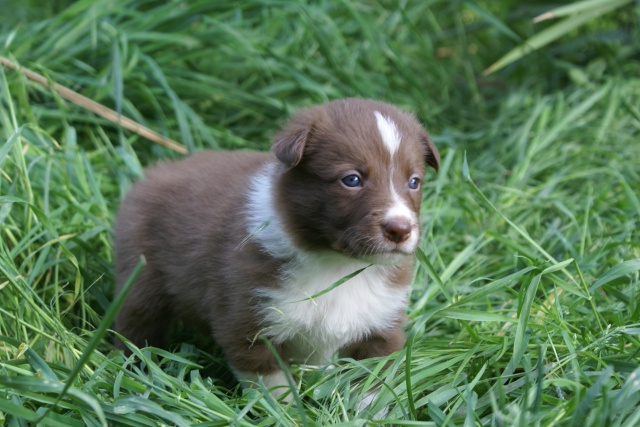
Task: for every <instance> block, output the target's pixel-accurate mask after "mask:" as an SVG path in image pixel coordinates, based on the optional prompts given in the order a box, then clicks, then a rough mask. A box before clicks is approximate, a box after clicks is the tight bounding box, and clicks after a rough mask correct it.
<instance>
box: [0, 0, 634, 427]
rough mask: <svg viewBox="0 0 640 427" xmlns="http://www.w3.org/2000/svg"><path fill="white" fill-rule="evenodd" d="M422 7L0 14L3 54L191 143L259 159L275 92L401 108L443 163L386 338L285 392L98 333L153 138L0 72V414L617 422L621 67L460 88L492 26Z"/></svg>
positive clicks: (627, 281)
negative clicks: (401, 322) (392, 330)
mask: <svg viewBox="0 0 640 427" xmlns="http://www.w3.org/2000/svg"><path fill="white" fill-rule="evenodd" d="M431 3H433V2H408V3H407V5H405V6H402V7H401V6H397V5H396V7H390V6H389V7H385V5H384V4H379V3H369V2H351V1H345V2H341V3H335V2H317V3H313V4H311V5H306V4H304V3H302V2H298V1H283V2H279V3H278V4H277V5H274V4H271V3H269V2H261V1H251V2H242V4H240V3H239V4H238V5H236V6H233V5H228V4H226V3H224V4H223V3H219V2H212V1H206V2H205V1H202V2H193V3H190V4H187V3H174V2H168V3H162V2H161V3H157V4H156V3H147V2H140V1H135V0H125V1H121V2H111V1H88V0H85V1H78V2H74V3H73V4H72V5H71V6H69V7H68V8H67V9H65V8H61V10H56V9H55V8H54V6H51V7H52V9H51V11H55V12H56V13H55V14H51V15H49V14H48V13H49V12H47V11H46V10H45V9H43V10H42V11H41V12H37V11H33V12H32V13H33V15H32V16H36V18H31V21H29V22H27V21H24V22H9V21H8V20H7V19H6V18H5V17H3V18H2V19H1V20H0V24H1V28H3V31H4V33H2V34H0V43H1V45H2V46H3V48H2V49H1V50H0V54H2V56H5V57H8V58H10V59H11V60H13V61H15V62H17V63H20V64H23V65H24V66H27V67H29V68H31V69H34V70H35V71H37V72H39V73H41V74H44V75H45V76H47V77H48V78H49V79H51V80H52V81H55V82H57V83H60V84H62V85H65V86H67V87H69V88H71V89H73V90H76V91H78V92H80V93H82V94H83V95H85V96H88V97H89V98H91V99H94V100H96V101H98V102H100V103H103V104H104V105H106V106H108V107H109V108H112V109H115V110H116V111H120V112H121V113H122V114H124V115H126V116H128V117H131V118H133V119H135V120H137V121H138V122H140V123H142V124H144V125H145V126H148V127H150V128H151V129H154V130H155V131H157V132H159V133H161V134H163V135H166V136H168V137H170V138H173V139H175V140H178V141H180V142H181V143H184V144H185V145H186V146H187V147H189V149H191V150H200V149H204V148H212V149H221V148H225V149H261V150H266V149H267V148H268V143H269V138H270V137H271V135H273V133H274V132H275V131H276V130H277V129H278V127H279V126H280V125H281V124H282V123H284V121H285V120H286V117H287V115H288V114H290V113H291V112H292V111H294V110H295V109H296V108H298V107H300V106H304V105H310V104H314V103H319V102H323V101H325V100H329V99H334V98H338V97H346V96H363V97H373V98H378V99H383V100H387V101H390V102H394V103H396V104H399V105H400V106H403V107H405V108H407V109H410V110H413V111H415V112H416V113H417V115H418V116H419V118H420V119H421V121H423V122H424V123H425V124H426V125H427V126H428V127H429V129H430V130H431V133H432V134H433V137H434V140H435V142H436V144H437V145H438V147H439V148H440V152H441V154H442V165H441V171H440V173H439V174H438V175H435V174H431V175H429V178H430V179H431V181H429V182H428V183H427V184H426V191H425V199H424V203H423V220H424V224H425V227H424V234H425V236H424V239H423V241H422V244H421V249H420V251H419V253H418V264H419V266H418V269H417V272H416V279H415V283H414V289H413V292H412V295H411V305H410V307H409V313H408V314H409V320H408V323H407V326H406V330H407V334H408V343H407V346H406V347H405V349H403V350H402V351H400V352H399V353H397V354H393V355H391V356H390V357H388V358H382V359H372V360H365V361H352V360H346V361H344V363H341V364H339V365H337V366H336V367H334V368H332V369H326V368H320V369H317V368H312V367H307V366H300V367H296V368H295V376H296V380H297V387H298V392H299V393H300V396H301V398H302V407H300V406H296V405H293V404H286V403H281V402H278V401H276V400H274V399H273V398H272V397H271V396H270V395H269V394H268V393H267V392H266V391H265V390H264V389H263V388H261V387H259V386H258V387H256V388H252V389H245V390H241V389H240V388H239V387H238V386H237V383H235V381H234V380H233V379H232V376H231V374H230V372H229V371H228V369H227V368H226V365H225V363H224V360H223V358H222V356H221V354H220V352H219V351H217V350H215V349H214V350H213V351H209V349H207V351H205V350H204V349H203V348H199V347H198V344H199V343H196V342H195V341H193V342H192V341H190V342H188V343H185V344H183V345H181V346H179V347H176V348H174V349H173V350H172V351H171V352H169V351H164V350H159V349H154V348H148V349H135V348H134V349H133V356H131V357H130V358H125V357H124V356H123V354H122V353H120V352H117V351H115V350H114V349H113V347H112V346H111V345H110V343H109V340H110V338H111V337H112V333H111V332H110V331H109V328H110V326H111V324H110V323H111V322H110V320H111V319H110V316H111V315H112V314H113V312H112V310H110V307H112V309H115V308H113V307H115V306H113V305H112V302H113V301H114V298H115V295H114V294H113V280H114V278H113V274H112V243H111V239H112V236H111V226H112V222H113V218H114V214H115V212H116V211H117V207H118V203H119V201H120V200H121V197H122V196H123V194H124V193H125V192H126V191H127V190H128V188H129V187H130V185H131V183H132V182H133V181H134V180H135V179H137V178H138V177H140V176H141V173H142V167H143V165H146V164H149V163H152V162H154V161H157V160H159V159H166V158H172V157H178V155H177V154H176V153H174V152H172V151H170V150H168V149H166V148H163V147H160V146H158V145H155V144H153V143H151V142H149V141H146V140H144V139H142V138H140V137H139V136H137V135H136V134H134V133H131V132H129V131H127V130H124V129H121V128H119V127H118V126H117V124H114V123H111V122H109V121H107V120H105V119H102V118H99V117H97V116H95V115H93V114H92V113H90V112H88V111H86V110H84V109H82V108H80V107H78V106H76V105H74V104H73V103H69V102H67V101H65V100H63V99H62V98H61V97H59V96H57V95H55V94H52V93H51V92H50V91H48V90H46V89H44V88H42V87H41V86H38V85H36V84H34V83H31V82H28V81H27V80H26V79H24V78H23V77H22V76H21V75H20V74H19V73H17V72H15V71H10V70H7V69H0V141H2V144H1V145H0V235H1V236H2V238H1V239H0V343H1V345H0V393H1V394H2V396H3V399H0V419H2V420H3V421H4V422H5V423H6V424H7V425H11V426H13V425H16V426H22V425H24V426H26V425H32V424H33V423H34V422H35V421H36V420H40V421H41V422H42V424H43V425H54V426H55V425H65V426H75V425H78V426H84V425H131V426H137V425H140V426H146V425H158V424H166V425H184V426H188V425H206V426H209V425H211V426H218V425H219V426H226V425H247V426H248V425H281V426H294V425H313V426H326V425H363V424H364V423H365V421H366V420H370V419H371V417H372V415H373V414H376V413H378V412H379V411H380V410H382V409H383V408H384V407H389V409H390V412H389V413H388V415H387V417H386V418H385V419H384V420H377V421H368V423H370V424H371V425H376V424H379V425H383V424H386V425H400V426H402V425H406V426H413V425H425V426H429V425H433V426H464V427H467V426H476V425H487V426H529V425H530V426H551V425H562V426H565V425H566V426H582V425H585V426H596V425H598V426H599V425H611V426H625V427H631V426H635V425H638V424H639V423H640V405H639V404H638V403H639V402H640V381H639V379H638V375H640V369H639V367H640V339H639V336H640V286H639V280H640V277H639V271H640V233H639V232H638V225H639V222H640V191H639V189H640V161H638V159H640V142H638V140H639V138H640V113H639V110H638V107H637V106H638V105H640V80H638V78H637V73H636V74H624V73H622V74H616V72H621V70H614V71H616V72H614V71H611V72H610V74H608V73H609V70H607V72H602V71H594V70H596V69H597V66H596V65H597V64H598V63H599V64H602V62H598V60H594V62H593V63H591V64H587V65H586V66H585V67H584V69H583V70H582V71H583V72H584V73H585V76H586V77H587V80H586V81H585V80H575V79H572V78H571V76H572V75H573V74H572V73H573V71H571V69H574V70H575V68H576V67H577V65H573V66H572V67H573V68H571V67H569V68H570V69H569V70H568V71H567V76H568V77H567V76H565V78H566V81H565V83H564V84H561V85H558V87H556V86H555V85H553V84H550V83H549V82H547V81H545V76H546V74H539V75H536V74H535V73H531V74H527V73H524V75H516V74H517V73H516V71H518V70H517V69H511V70H509V71H508V72H506V73H505V74H502V75H500V74H498V75H497V76H495V77H492V79H493V80H482V79H478V78H477V76H479V75H480V74H481V72H482V70H484V69H486V67H487V66H489V65H490V64H491V63H492V62H493V61H495V60H496V59H497V58H498V57H499V54H498V53H494V54H493V56H491V49H493V48H494V47H495V45H496V43H498V42H500V43H505V46H503V48H502V50H501V51H500V52H501V53H505V52H507V51H508V50H509V49H510V48H511V47H513V46H512V45H510V44H509V43H515V41H513V40H511V41H509V43H507V42H506V41H504V40H503V38H504V37H505V36H504V34H503V32H501V31H496V29H498V30H500V27H499V26H496V25H497V24H495V22H494V23H493V24H491V22H488V21H483V20H482V19H480V18H478V17H481V16H482V15H481V14H477V15H474V16H476V18H477V20H476V21H472V20H470V18H469V16H470V15H469V14H470V10H476V9H465V8H463V7H462V6H461V4H460V3H457V2H435V3H433V4H431ZM403 4H404V3H403ZM476 6H477V5H476ZM488 7H489V6H487V9H486V10H489V9H488ZM491 7H494V6H491ZM27 10H28V9H26V8H25V9H24V11H27ZM483 10H485V9H483ZM38 13H41V14H40V15H38ZM491 13H493V14H496V13H498V11H496V10H492V11H491ZM27 15H29V14H28V13H27V12H24V14H20V13H18V14H16V16H27ZM496 19H497V18H496ZM635 37H637V34H636V35H635ZM594 43H595V42H594ZM469 45H474V46H475V49H476V50H477V52H478V53H477V54H472V53H469V52H470V50H469V49H468V46H469ZM444 48H446V49H445V50H443V49H444ZM625 52H627V51H625ZM616 53H617V51H616ZM603 55H604V54H603ZM625 55H626V53H625ZM631 58H632V57H631ZM527 60H530V62H528V63H526V62H525V65H524V67H525V68H526V67H527V66H528V67H530V69H532V70H533V69H536V70H543V69H545V68H543V67H549V66H550V65H549V63H546V64H544V63H543V64H542V65H541V64H540V57H538V58H534V57H531V58H529V59H527V58H524V59H523V61H527ZM527 64H528V65H527ZM594 64H595V65H594ZM536 67H538V68H536ZM634 67H635V68H634ZM621 68H623V67H621ZM558 69H563V68H562V67H561V66H559V68H558ZM558 69H556V68H548V70H549V73H550V74H553V73H556V74H554V75H556V77H557V75H558V74H557V73H559V71H558ZM624 69H625V70H635V71H637V70H638V69H640V67H639V66H638V62H637V59H636V60H635V62H634V60H629V61H628V62H627V63H626V64H625V65H624ZM597 70H599V69H597ZM634 76H635V77H634ZM500 88H502V89H500ZM344 285H348V283H346V284H344ZM116 306H117V304H116ZM116 308H117V307H116ZM371 387H379V388H380V394H379V396H378V398H377V399H376V400H375V401H374V402H373V404H372V407H371V408H369V409H368V410H367V411H365V412H363V413H358V412H357V409H356V408H357V402H358V401H359V399H360V398H361V397H362V395H363V394H364V393H365V392H366V391H367V390H369V389H371Z"/></svg>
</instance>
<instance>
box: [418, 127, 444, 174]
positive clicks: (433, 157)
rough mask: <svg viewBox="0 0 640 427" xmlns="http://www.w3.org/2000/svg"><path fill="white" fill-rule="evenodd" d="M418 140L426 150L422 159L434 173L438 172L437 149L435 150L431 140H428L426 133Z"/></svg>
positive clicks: (438, 155)
mask: <svg viewBox="0 0 640 427" xmlns="http://www.w3.org/2000/svg"><path fill="white" fill-rule="evenodd" d="M420 140H421V141H422V143H423V144H424V145H425V148H426V154H425V157H424V159H425V161H426V162H427V165H429V166H431V167H432V168H434V169H435V170H436V172H439V171H440V153H438V149H437V148H436V146H435V144H434V143H433V141H431V138H429V134H427V133H426V132H425V133H424V134H422V136H421V138H420Z"/></svg>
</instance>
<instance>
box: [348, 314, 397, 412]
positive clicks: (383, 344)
mask: <svg viewBox="0 0 640 427" xmlns="http://www.w3.org/2000/svg"><path fill="white" fill-rule="evenodd" d="M405 341H406V336H405V334H404V330H403V329H402V325H401V323H400V322H399V323H398V324H396V325H395V326H394V327H393V328H392V329H391V330H387V331H384V332H382V333H379V334H376V335H373V336H370V337H368V338H367V339H364V340H362V341H359V342H356V343H354V344H352V345H351V346H349V347H348V348H346V349H345V350H344V351H341V352H340V355H341V356H342V357H351V358H353V359H356V360H361V359H367V358H370V357H382V356H388V355H389V354H391V353H393V352H394V351H398V350H400V349H402V347H403V346H404V343H405ZM378 393H379V391H377V389H374V388H372V389H370V390H368V391H367V392H366V393H365V394H364V397H363V398H362V399H361V400H360V401H359V402H358V405H357V409H358V412H362V411H364V410H365V409H366V408H367V407H369V406H370V405H371V403H372V402H373V401H374V400H375V399H376V397H378ZM388 413H389V408H388V407H385V408H383V409H382V410H380V411H378V412H377V413H376V414H374V415H373V419H374V420H379V419H382V418H384V417H386V416H387V414H388Z"/></svg>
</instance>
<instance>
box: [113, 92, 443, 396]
mask: <svg viewBox="0 0 640 427" xmlns="http://www.w3.org/2000/svg"><path fill="white" fill-rule="evenodd" d="M426 165H429V166H432V167H433V168H435V169H436V170H437V169H438V166H439V155H438V151H437V149H436V147H435V146H434V145H433V143H432V142H431V140H430V139H429V137H428V135H427V133H426V132H425V131H424V129H423V128H422V127H421V126H420V124H419V123H418V122H417V121H416V120H415V118H414V117H413V115H411V114H408V113H404V112H401V111H399V110H398V109H396V108H395V107H393V106H391V105H389V104H385V103H382V102H377V101H371V100H363V99H345V100H339V101H334V102H330V103H328V104H325V105H321V106H317V107H313V108H309V109H305V110H302V111H300V112H299V113H297V114H296V115H294V117H293V118H292V119H291V121H290V122H289V124H287V125H286V126H285V127H284V129H283V130H282V131H281V132H280V133H279V134H278V135H276V137H275V142H274V144H273V154H270V153H247V152H203V153H199V154H195V155H193V156H191V157H189V158H187V159H184V160H181V161H176V162H167V163H162V164H160V165H158V166H155V167H153V168H151V169H149V170H147V171H146V174H145V179H143V180H142V181H140V182H138V183H137V184H136V185H135V186H134V187H133V189H132V190H131V192H130V193H129V194H128V196H127V197H126V198H125V200H124V202H123V203H122V206H121V210H120V213H119V216H118V219H117V225H116V228H115V246H116V273H117V287H118V288H120V287H122V285H123V283H124V282H125V280H126V279H127V278H128V276H129V275H130V274H131V272H132V269H133V267H134V266H135V264H136V263H137V261H138V259H139V257H140V256H141V255H144V256H145V258H146V260H147V265H146V268H145V269H144V271H143V272H142V274H141V275H140V276H139V277H138V279H137V282H136V283H135V284H134V286H133V289H132V291H131V293H130V294H129V296H128V298H127V300H126V301H125V303H124V305H123V306H122V308H121V310H120V313H119V315H118V318H117V322H116V329H117V330H118V331H119V332H120V333H121V334H123V335H124V336H125V337H127V338H128V339H130V340H131V341H132V342H133V343H135V344H136V345H138V346H142V345H144V344H145V343H148V344H149V345H153V346H163V345H165V344H166V341H165V339H166V331H167V330H168V326H169V322H170V321H171V319H176V318H179V319H181V320H182V321H183V322H184V323H185V324H187V325H194V326H195V325H200V326H204V327H205V328H207V330H208V331H210V334H211V335H212V337H213V338H214V340H215V341H216V343H217V344H218V345H220V346H221V347H222V349H223V351H224V353H225V355H226V358H227V359H228V362H229V364H230V366H231V368H232V369H233V371H234V372H235V374H236V376H237V377H238V378H239V379H241V380H242V379H249V380H256V379H257V378H258V377H259V376H260V377H262V379H263V381H264V383H265V384H266V385H267V386H268V387H279V386H286V384H287V382H286V377H285V375H286V373H284V372H282V371H281V370H280V368H279V366H278V363H277V361H276V358H275V357H274V355H273V354H272V352H271V351H270V350H269V349H268V348H267V345H266V344H265V342H264V341H263V340H262V337H266V338H267V339H269V340H270V342H271V343H272V344H273V346H274V347H275V349H276V351H277V352H278V354H279V356H280V357H281V358H282V360H284V361H295V362H298V363H309V364H326V363H329V362H330V361H331V359H332V357H333V355H334V354H335V353H336V352H338V353H339V354H340V355H341V356H344V357H352V358H355V359H363V358H368V357H374V356H384V355H388V354H390V353H391V352H393V351H395V350H399V349H400V348H402V346H403V344H404V342H405V335H404V332H403V329H402V323H403V319H404V311H405V309H406V304H407V294H408V290H409V286H410V282H411V280H412V273H413V265H414V256H413V254H414V251H415V249H416V246H417V244H418V239H419V236H420V223H419V210H420V202H421V194H422V191H421V184H422V182H423V180H424V177H425V167H426ZM360 269H364V270H363V271H362V272H360V273H359V274H357V275H355V276H354V277H352V278H351V279H349V280H348V281H346V282H345V283H343V284H341V285H340V286H338V287H336V288H335V289H332V290H331V291H330V292H327V293H325V294H323V295H321V296H318V297H315V298H311V299H309V297H310V296H312V295H315V294H317V293H319V292H321V291H323V290H325V289H326V288H328V287H329V286H331V285H332V284H333V283H335V282H337V281H338V280H340V279H341V278H343V277H345V276H347V275H350V274H352V273H354V272H356V271H358V270H360ZM120 345H121V346H122V343H121V344H120ZM274 393H275V394H280V393H279V392H278V391H277V390H274Z"/></svg>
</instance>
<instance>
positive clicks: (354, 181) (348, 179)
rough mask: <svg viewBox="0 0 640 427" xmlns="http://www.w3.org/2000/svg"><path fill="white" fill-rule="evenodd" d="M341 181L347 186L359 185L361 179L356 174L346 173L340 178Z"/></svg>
mask: <svg viewBox="0 0 640 427" xmlns="http://www.w3.org/2000/svg"><path fill="white" fill-rule="evenodd" d="M342 183H343V184H344V185H346V186H347V187H360V186H361V185H362V180H361V179H360V177H359V176H358V175H347V176H345V177H344V178H342Z"/></svg>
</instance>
